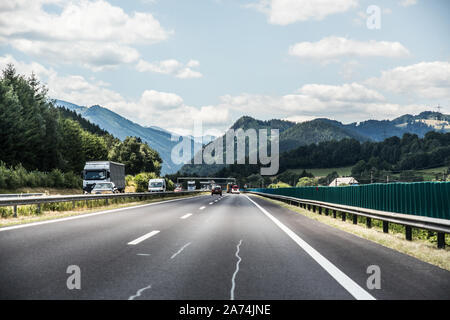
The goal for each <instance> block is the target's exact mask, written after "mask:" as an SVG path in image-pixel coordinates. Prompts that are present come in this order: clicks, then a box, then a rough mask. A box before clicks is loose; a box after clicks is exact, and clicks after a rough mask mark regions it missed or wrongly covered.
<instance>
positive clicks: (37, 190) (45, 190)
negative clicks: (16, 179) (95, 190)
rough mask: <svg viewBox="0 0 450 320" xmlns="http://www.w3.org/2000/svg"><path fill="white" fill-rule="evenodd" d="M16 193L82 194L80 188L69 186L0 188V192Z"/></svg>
mask: <svg viewBox="0 0 450 320" xmlns="http://www.w3.org/2000/svg"><path fill="white" fill-rule="evenodd" d="M8 193H9V194H17V193H45V194H47V195H71V194H83V190H82V189H70V188H46V187H38V188H28V187H26V188H18V189H14V190H10V189H0V194H8Z"/></svg>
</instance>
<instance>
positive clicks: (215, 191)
mask: <svg viewBox="0 0 450 320" xmlns="http://www.w3.org/2000/svg"><path fill="white" fill-rule="evenodd" d="M215 194H218V195H222V187H221V186H214V187H213V188H212V189H211V195H212V196H213V195H215Z"/></svg>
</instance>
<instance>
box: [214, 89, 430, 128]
mask: <svg viewBox="0 0 450 320" xmlns="http://www.w3.org/2000/svg"><path fill="white" fill-rule="evenodd" d="M219 106H220V107H221V108H223V109H228V110H230V112H231V111H233V112H235V113H240V114H246V115H250V116H253V117H256V118H258V119H272V118H284V119H290V120H291V121H304V120H308V119H311V118H316V117H327V118H333V119H337V120H340V121H344V122H354V121H361V120H367V119H386V118H391V117H396V116H399V115H402V114H405V113H417V112H420V111H423V110H424V108H425V106H424V105H419V104H410V105H401V104H396V103H389V102H387V101H386V99H385V98H384V96H383V95H382V94H381V93H378V92H377V91H375V90H372V89H369V88H367V87H365V86H363V85H361V84H357V83H351V84H342V85H322V84H307V85H304V86H302V87H301V88H300V89H299V90H297V91H296V92H294V93H292V94H286V95H283V96H269V95H257V94H247V93H244V94H241V95H238V96H231V95H225V96H222V97H221V103H220V104H219Z"/></svg>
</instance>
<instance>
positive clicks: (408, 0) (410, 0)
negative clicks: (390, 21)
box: [400, 0, 417, 7]
mask: <svg viewBox="0 0 450 320" xmlns="http://www.w3.org/2000/svg"><path fill="white" fill-rule="evenodd" d="M415 4H417V0H402V1H400V5H401V6H402V7H409V6H413V5H415Z"/></svg>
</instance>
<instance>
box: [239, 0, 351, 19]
mask: <svg viewBox="0 0 450 320" xmlns="http://www.w3.org/2000/svg"><path fill="white" fill-rule="evenodd" d="M357 6H358V0H259V1H258V2H256V3H252V4H250V5H247V7H250V8H254V9H256V10H258V11H260V12H263V13H265V14H266V15H267V16H268V21H269V23H271V24H278V25H288V24H291V23H295V22H298V21H307V20H322V19H324V18H325V17H326V16H328V15H332V14H336V13H342V12H346V11H348V10H350V9H352V8H355V7H357Z"/></svg>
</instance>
